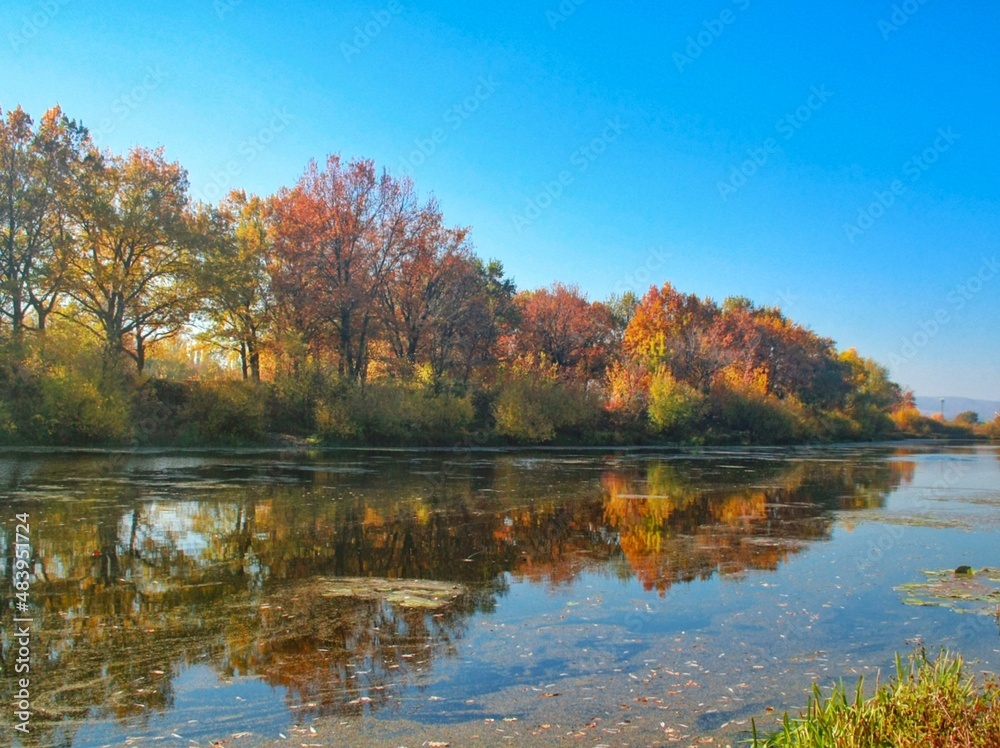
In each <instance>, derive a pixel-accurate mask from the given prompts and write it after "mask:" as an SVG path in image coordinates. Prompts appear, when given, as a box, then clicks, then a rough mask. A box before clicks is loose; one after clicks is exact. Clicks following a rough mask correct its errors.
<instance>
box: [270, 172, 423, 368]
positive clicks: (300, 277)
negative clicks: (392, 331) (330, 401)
mask: <svg viewBox="0 0 1000 748" xmlns="http://www.w3.org/2000/svg"><path fill="white" fill-rule="evenodd" d="M439 226H440V213H439V211H438V210H437V207H436V206H435V204H434V202H433V201H427V202H424V203H422V204H421V203H420V202H419V200H418V198H417V195H416V193H415V191H414V189H413V185H412V183H411V182H410V181H409V180H406V179H404V180H397V179H394V178H393V177H391V176H390V175H389V174H388V173H386V172H382V173H381V174H379V173H378V172H377V171H376V169H375V165H374V163H373V162H371V161H352V162H350V163H348V164H343V163H342V162H341V160H340V157H339V156H330V157H329V158H328V159H327V162H326V165H325V167H324V168H323V169H320V168H319V167H318V166H317V164H316V163H312V164H310V166H309V168H308V169H307V170H306V173H305V174H304V175H303V176H302V178H301V179H300V180H299V183H298V184H297V185H296V186H295V187H294V188H293V189H291V190H286V191H284V192H282V193H281V194H280V195H279V196H278V198H277V200H276V202H275V215H274V227H275V252H276V258H277V264H276V268H277V278H276V289H277V290H278V292H279V293H281V294H283V295H284V296H285V297H286V300H287V303H288V306H289V308H290V310H291V312H292V313H293V314H294V315H295V319H296V321H297V323H298V324H299V325H300V326H302V327H303V328H304V332H306V333H307V337H308V338H311V339H312V340H313V341H314V342H315V343H319V342H321V341H328V342H329V343H330V344H331V345H332V347H333V350H334V352H335V353H336V356H337V362H338V369H339V371H340V374H341V375H342V376H343V377H345V378H346V379H348V380H349V381H352V382H363V381H364V379H365V377H366V375H367V371H368V363H369V345H370V343H371V341H372V339H373V338H374V336H375V335H376V333H377V329H378V324H379V302H380V300H381V298H382V297H383V296H384V294H383V291H384V288H385V285H386V284H387V283H388V282H389V281H390V279H391V278H392V277H393V276H394V274H395V273H396V271H397V270H398V268H399V267H400V265H401V264H402V263H403V262H404V261H405V260H406V259H407V258H409V257H410V256H411V255H412V254H413V253H414V252H415V251H416V249H417V248H418V247H420V246H421V245H422V244H423V243H424V242H426V241H428V233H431V232H434V231H435V230H437V229H438V228H439Z"/></svg>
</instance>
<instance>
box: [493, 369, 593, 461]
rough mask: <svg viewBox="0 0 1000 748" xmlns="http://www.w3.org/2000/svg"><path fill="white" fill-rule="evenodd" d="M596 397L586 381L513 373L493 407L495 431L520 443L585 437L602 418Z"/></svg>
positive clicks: (540, 373) (505, 381) (527, 372)
mask: <svg viewBox="0 0 1000 748" xmlns="http://www.w3.org/2000/svg"><path fill="white" fill-rule="evenodd" d="M597 399H598V398H597V397H596V396H595V395H593V394H592V393H590V392H588V390H587V388H586V386H584V385H583V384H578V383H570V382H564V381H561V380H559V379H558V378H556V377H554V376H549V375H546V374H545V373H542V372H531V371H514V372H510V373H508V375H507V376H506V377H505V378H504V379H503V380H502V382H501V384H500V387H499V391H498V393H497V399H496V402H495V403H494V406H493V417H494V419H495V421H496V426H495V428H496V432H497V434H498V435H499V436H502V437H504V438H506V439H509V440H511V441H513V442H517V443H520V444H547V443H549V442H552V441H554V440H556V439H557V438H558V437H560V436H572V435H576V436H585V435H586V433H587V432H588V431H591V430H592V429H593V428H594V427H595V426H596V425H597V422H598V419H599V418H600V406H599V403H598V402H597Z"/></svg>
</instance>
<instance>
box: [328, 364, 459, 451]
mask: <svg viewBox="0 0 1000 748" xmlns="http://www.w3.org/2000/svg"><path fill="white" fill-rule="evenodd" d="M473 417H474V409H473V405H472V399H471V398H470V397H469V396H467V395H456V394H453V393H451V392H448V391H444V392H438V391H436V390H435V389H434V388H433V387H430V386H427V385H424V384H421V383H417V382H414V383H404V382H400V381H398V380H391V379H385V380H379V381H375V382H370V383H369V384H368V385H367V386H365V387H364V389H362V388H359V387H351V388H336V389H334V390H332V391H331V392H330V393H329V394H328V395H327V396H326V397H323V398H321V400H320V402H319V404H318V405H317V407H316V412H315V421H316V427H317V433H318V435H319V436H320V437H321V438H322V439H324V440H326V441H333V442H337V443H355V442H362V443H367V444H453V443H456V442H459V441H462V440H463V439H464V438H465V436H466V435H467V433H468V430H469V427H470V426H471V424H472V422H473Z"/></svg>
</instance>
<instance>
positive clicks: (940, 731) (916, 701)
mask: <svg viewBox="0 0 1000 748" xmlns="http://www.w3.org/2000/svg"><path fill="white" fill-rule="evenodd" d="M998 689H1000V685H998V681H997V679H996V678H995V677H990V678H988V679H987V680H986V681H985V683H984V684H983V685H982V686H979V685H977V684H976V682H975V680H974V679H973V678H971V677H967V676H966V675H965V673H964V662H963V661H962V658H961V657H957V656H956V657H953V656H951V655H950V654H949V653H948V652H947V651H942V652H941V654H940V656H938V658H937V659H935V660H930V659H928V657H927V654H926V652H925V651H924V650H923V649H921V650H919V651H917V652H915V653H914V654H911V655H910V656H909V657H908V661H907V662H906V663H904V662H903V660H902V658H900V657H899V656H898V655H897V656H896V677H895V678H894V679H893V680H891V681H890V682H889V683H886V684H884V685H882V686H879V687H878V688H877V689H876V692H875V695H874V696H872V697H871V698H869V699H865V698H864V682H863V681H859V682H858V685H857V688H856V689H855V691H854V694H853V697H849V696H848V691H847V688H846V687H845V686H844V684H843V683H841V684H840V685H838V686H835V687H834V689H833V692H832V693H831V694H830V695H829V696H828V697H825V698H824V697H823V695H822V693H821V691H820V688H819V686H816V685H814V686H813V693H812V696H811V697H810V699H809V704H808V706H807V708H806V712H805V714H804V715H802V716H801V717H799V718H797V719H790V718H789V717H788V715H787V714H786V715H785V718H784V724H783V726H782V729H781V730H780V731H778V732H776V733H775V734H773V735H770V736H768V737H765V738H760V737H758V735H757V729H756V725H754V730H753V739H752V744H753V747H754V748H873V747H882V746H886V747H888V746H892V748H918V746H919V748H995V747H996V746H1000V690H998Z"/></svg>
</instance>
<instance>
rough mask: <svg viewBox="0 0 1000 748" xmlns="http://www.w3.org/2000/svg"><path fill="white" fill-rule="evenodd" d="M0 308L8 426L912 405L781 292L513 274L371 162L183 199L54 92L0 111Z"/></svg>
mask: <svg viewBox="0 0 1000 748" xmlns="http://www.w3.org/2000/svg"><path fill="white" fill-rule="evenodd" d="M0 318H2V326H0V344H2V351H3V353H2V361H0V385H2V390H0V391H2V392H3V393H5V394H3V395H0V439H3V440H5V441H7V442H13V443H25V442H32V443H34V442H39V443H48V442H60V441H70V442H72V441H94V440H98V441H109V442H121V441H126V442H127V441H133V442H139V443H143V442H158V441H166V442H181V443H206V442H207V443H213V442H216V441H259V440H261V439H263V438H265V435H267V434H269V433H275V432H278V433H284V434H291V435H293V436H296V437H314V438H318V439H322V440H326V441H330V442H339V443H343V442H351V443H355V442H361V443H383V442H384V443H405V442H441V443H455V442H462V443H474V442H477V441H487V442H497V441H499V442H517V443H546V442H560V441H562V442H581V441H583V442H612V443H631V442H636V441H644V440H649V439H652V440H672V441H694V442H709V443H711V442H734V441H735V442H793V441H802V440H809V439H844V438H873V437H879V436H884V435H887V434H891V433H893V432H894V431H895V429H896V428H897V426H898V424H899V423H902V421H901V420H900V419H901V416H900V414H905V415H906V418H909V419H910V420H909V421H907V423H911V424H912V423H913V422H914V421H913V413H912V411H913V408H912V401H911V400H910V399H909V397H908V393H905V392H903V391H902V390H901V389H900V388H899V387H898V386H897V385H896V384H895V383H893V382H892V381H890V379H889V377H888V374H887V372H886V370H885V369H884V368H883V367H881V366H880V365H878V364H877V363H876V362H874V361H871V360H869V359H866V358H863V357H861V356H859V355H858V354H857V353H856V352H854V351H853V350H847V351H838V350H837V348H836V346H835V344H834V343H833V341H831V340H829V339H827V338H823V337H821V336H819V335H817V334H816V333H814V332H812V331H811V330H809V329H808V328H806V327H804V326H802V325H800V324H798V323H795V322H794V321H792V320H790V319H789V318H787V317H786V316H785V315H784V314H783V313H782V311H781V310H780V309H778V308H776V307H762V306H758V305H755V304H754V303H753V302H752V301H750V300H749V299H746V298H742V297H736V298H729V299H726V300H725V301H723V302H722V303H721V304H718V303H716V302H714V301H712V300H711V299H705V298H699V297H697V296H695V295H691V294H685V293H682V292H680V291H678V290H677V289H675V288H674V287H673V286H672V285H671V284H670V283H663V284H662V285H661V286H659V287H656V286H654V287H651V288H650V290H649V291H648V292H647V293H646V294H645V295H644V296H643V297H642V298H639V297H638V296H636V295H635V294H632V293H626V294H624V295H621V296H612V297H611V298H609V299H607V300H603V301H591V300H589V299H588V298H587V297H586V296H585V295H584V294H582V293H581V292H580V291H579V289H577V288H576V287H574V286H570V285H564V284H561V283H555V284H553V285H552V286H550V287H547V288H539V289H532V290H518V289H517V287H516V285H515V283H514V281H513V280H512V279H511V278H509V277H507V276H506V274H505V272H504V268H503V266H502V264H501V263H500V262H499V261H498V260H495V259H494V260H484V259H482V258H480V257H479V256H478V255H477V254H476V252H475V251H474V247H473V245H472V242H471V239H470V230H469V229H468V228H467V227H457V226H449V225H447V224H446V223H445V221H444V218H443V215H442V212H441V209H440V207H439V206H438V204H437V203H436V201H435V200H434V199H433V198H432V197H423V196H421V195H420V194H419V193H418V192H417V190H416V188H415V186H414V185H413V183H412V182H411V181H410V180H409V179H408V178H405V177H396V176H393V175H392V174H390V173H389V172H388V171H386V170H381V169H379V168H378V167H377V166H376V165H375V164H374V163H373V162H372V161H370V160H364V159H357V160H353V161H345V160H343V159H341V157H339V156H336V155H333V156H329V157H328V158H327V159H326V160H325V161H323V162H321V163H317V162H313V163H311V164H310V165H309V166H308V168H307V169H306V170H305V172H304V173H303V174H302V176H301V177H300V178H299V179H298V181H297V182H296V183H295V184H294V185H293V186H291V187H285V188H282V189H281V190H279V191H278V192H276V193H275V194H273V195H270V196H257V195H249V194H247V193H246V192H244V191H239V190H237V191H233V192H231V193H230V194H229V195H227V196H226V197H225V198H224V199H222V200H221V201H220V202H219V203H218V204H206V203H204V202H196V201H195V200H193V199H192V197H191V195H190V193H189V185H188V179H187V173H186V171H185V170H184V169H183V167H182V166H181V165H180V164H178V163H175V162H171V161H169V160H167V158H166V157H165V154H164V152H163V150H162V149H148V148H141V147H140V148H135V149H133V150H131V151H130V152H128V153H127V154H124V155H123V154H117V153H113V152H111V151H108V150H103V151H102V150H100V149H98V148H97V147H96V146H95V144H94V143H93V141H92V139H91V137H90V135H89V133H88V131H87V129H86V127H84V126H83V125H82V124H81V123H79V122H77V121H74V120H71V119H69V118H68V117H67V116H66V115H65V114H64V113H63V112H62V111H61V110H60V109H59V108H58V107H55V108H53V109H50V110H49V111H47V112H46V113H45V114H44V115H43V116H42V118H41V119H40V120H39V121H38V122H37V124H36V123H35V122H34V121H33V120H32V118H31V117H30V116H29V115H28V114H27V113H26V112H24V111H23V110H22V109H21V108H20V107H18V108H16V109H13V110H11V111H8V112H6V113H5V114H4V113H3V112H0ZM894 415H895V417H896V422H895V423H894V421H893V416H894Z"/></svg>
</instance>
